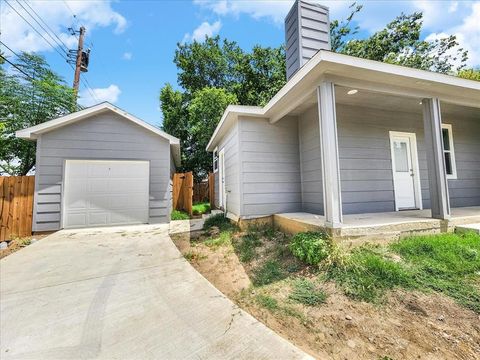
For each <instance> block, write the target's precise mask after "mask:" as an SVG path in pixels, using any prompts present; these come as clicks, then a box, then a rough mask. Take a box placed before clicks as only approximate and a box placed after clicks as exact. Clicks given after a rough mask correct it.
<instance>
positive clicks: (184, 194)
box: [172, 172, 215, 215]
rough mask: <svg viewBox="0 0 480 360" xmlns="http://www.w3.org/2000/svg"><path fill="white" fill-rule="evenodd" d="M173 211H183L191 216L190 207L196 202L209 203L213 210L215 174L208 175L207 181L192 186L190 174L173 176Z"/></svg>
mask: <svg viewBox="0 0 480 360" xmlns="http://www.w3.org/2000/svg"><path fill="white" fill-rule="evenodd" d="M172 199H173V209H174V210H183V211H185V212H187V213H188V214H190V215H192V205H193V204H194V203H197V202H207V201H209V202H210V207H211V208H212V209H214V208H215V174H213V173H210V174H208V181H204V182H201V183H196V184H193V175H192V173H191V172H187V173H177V174H174V175H173V196H172Z"/></svg>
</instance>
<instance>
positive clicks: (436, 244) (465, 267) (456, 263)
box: [390, 233, 480, 313]
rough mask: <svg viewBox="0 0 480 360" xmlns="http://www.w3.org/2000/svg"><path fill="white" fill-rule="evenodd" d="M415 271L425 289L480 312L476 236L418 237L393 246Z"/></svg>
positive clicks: (479, 245)
mask: <svg viewBox="0 0 480 360" xmlns="http://www.w3.org/2000/svg"><path fill="white" fill-rule="evenodd" d="M390 249H391V250H392V251H394V252H396V253H398V254H399V255H400V256H401V257H402V258H403V259H404V260H405V262H406V263H407V264H408V265H409V266H410V267H411V268H412V270H413V279H414V280H415V282H416V283H417V284H418V286H419V287H420V288H422V289H428V290H434V291H437V292H440V293H443V294H445V295H447V296H450V297H451V298H453V299H454V300H455V301H457V302H458V303H459V304H460V305H462V306H464V307H467V308H469V309H471V310H473V311H475V312H477V313H480V287H479V285H480V281H479V279H480V236H479V235H477V234H474V233H466V234H462V235H458V234H441V235H436V236H417V237H411V238H407V239H404V240H402V241H399V242H397V243H394V244H392V245H390Z"/></svg>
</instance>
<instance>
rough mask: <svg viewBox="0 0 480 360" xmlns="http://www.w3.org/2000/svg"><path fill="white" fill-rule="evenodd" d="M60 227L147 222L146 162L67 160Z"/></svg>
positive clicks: (147, 175)
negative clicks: (61, 223) (61, 225)
mask: <svg viewBox="0 0 480 360" xmlns="http://www.w3.org/2000/svg"><path fill="white" fill-rule="evenodd" d="M64 176H65V182H64V184H65V188H64V192H63V227H64V228H79V227H89V226H105V225H124V224H142V223H147V222H148V183H149V181H148V180H149V163H148V161H110V160H109V161H103V160H67V161H66V164H65V175H64Z"/></svg>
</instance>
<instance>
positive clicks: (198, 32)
mask: <svg viewBox="0 0 480 360" xmlns="http://www.w3.org/2000/svg"><path fill="white" fill-rule="evenodd" d="M221 27H222V23H221V22H220V21H215V22H214V23H213V24H210V23H209V22H208V21H205V22H203V23H201V24H200V26H199V27H197V28H196V29H195V30H193V33H192V34H185V36H184V37H183V40H182V42H187V41H203V40H205V36H208V37H211V36H213V35H215V34H217V33H218V32H219V31H220V28H221Z"/></svg>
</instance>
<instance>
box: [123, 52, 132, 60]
mask: <svg viewBox="0 0 480 360" xmlns="http://www.w3.org/2000/svg"><path fill="white" fill-rule="evenodd" d="M132 56H133V55H132V53H131V52H125V53H123V55H122V58H123V59H124V60H132Z"/></svg>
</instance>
